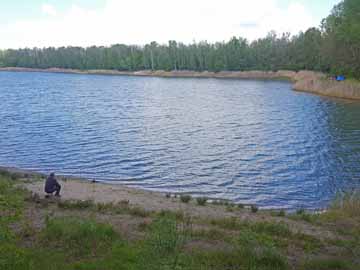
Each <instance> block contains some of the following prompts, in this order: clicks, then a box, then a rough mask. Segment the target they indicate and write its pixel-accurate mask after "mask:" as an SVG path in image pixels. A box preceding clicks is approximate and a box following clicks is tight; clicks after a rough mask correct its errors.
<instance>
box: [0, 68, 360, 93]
mask: <svg viewBox="0 0 360 270" xmlns="http://www.w3.org/2000/svg"><path fill="white" fill-rule="evenodd" d="M0 71H12V72H13V71H15V72H51V73H70V74H97V75H120V76H121V75H123V76H124V75H127V76H147V77H168V78H173V77H175V78H224V79H226V78H228V79H259V80H290V81H292V82H293V83H294V86H293V89H294V90H296V91H302V92H310V93H314V94H319V95H324V96H331V97H338V98H348V99H360V82H357V81H352V80H346V81H343V82H337V81H335V80H331V79H329V78H328V77H327V76H326V75H325V74H324V73H320V72H314V71H299V72H295V71H289V70H279V71H256V70H254V71H221V72H210V71H203V72H196V71H188V70H181V71H180V70H179V71H163V70H157V71H151V70H141V71H134V72H131V71H117V70H76V69H60V68H49V69H33V68H17V67H8V68H0Z"/></svg>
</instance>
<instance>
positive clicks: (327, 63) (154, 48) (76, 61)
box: [0, 0, 360, 79]
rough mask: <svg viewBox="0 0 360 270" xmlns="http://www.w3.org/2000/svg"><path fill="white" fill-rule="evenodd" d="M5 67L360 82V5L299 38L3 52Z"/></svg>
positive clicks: (354, 2)
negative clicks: (280, 73)
mask: <svg viewBox="0 0 360 270" xmlns="http://www.w3.org/2000/svg"><path fill="white" fill-rule="evenodd" d="M0 67H26V68H50V67H56V68H71V69H80V70H92V69H112V70H121V71H136V70H144V69H149V70H194V71H225V70H226V71H245V70H274V71H276V70H280V69H287V70H295V71H297V70H303V69H307V70H315V71H323V72H326V73H330V74H344V75H346V76H348V77H351V78H356V79H360V0H344V1H342V2H340V3H339V4H338V5H336V6H335V7H334V8H333V10H332V11H331V14H330V15H329V16H328V17H327V18H325V19H323V20H322V22H321V25H320V26H319V27H318V28H315V27H314V28H310V29H308V30H307V31H305V32H300V33H298V34H297V35H293V36H292V35H290V33H284V34H281V35H277V34H276V33H275V32H270V33H269V34H268V35H267V36H266V37H264V38H259V39H257V40H254V41H251V42H250V41H248V40H247V39H245V38H242V37H233V38H231V39H230V40H229V41H227V42H216V43H208V42H207V41H201V42H198V43H193V44H184V43H181V42H177V41H174V40H171V41H169V42H168V44H158V43H157V42H151V43H149V44H146V45H144V46H137V45H124V44H116V45H112V46H109V47H104V46H92V47H87V48H82V47H71V46H69V47H60V48H53V47H49V48H31V49H30V48H25V49H16V50H14V49H7V50H0Z"/></svg>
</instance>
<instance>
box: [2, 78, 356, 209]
mask: <svg viewBox="0 0 360 270" xmlns="http://www.w3.org/2000/svg"><path fill="white" fill-rule="evenodd" d="M0 100H1V103H0V104H1V105H0V164H1V165H4V166H16V167H20V168H25V169H32V170H37V171H41V172H46V173H48V172H50V171H55V172H57V173H59V174H65V175H76V176H81V177H87V178H90V179H96V180H99V181H105V182H114V183H123V184H126V185H129V186H135V187H140V188H144V189H150V190H156V191H164V192H187V193H191V194H193V195H195V196H209V197H215V198H227V199H231V200H234V201H236V202H238V203H256V204H258V205H259V206H262V207H266V208H288V209H295V208H320V207H324V206H326V204H327V203H328V202H329V200H330V199H332V198H333V197H334V195H335V193H336V192H337V191H343V190H349V189H352V188H355V187H359V186H360V102H356V101H345V100H340V99H330V98H325V97H320V96H316V95H312V94H307V93H298V92H294V91H292V90H291V84H290V83H288V82H279V81H254V80H225V79H181V78H171V79H170V78H145V77H127V76H100V75H74V74H51V73H11V72H0Z"/></svg>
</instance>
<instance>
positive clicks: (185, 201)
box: [180, 194, 191, 203]
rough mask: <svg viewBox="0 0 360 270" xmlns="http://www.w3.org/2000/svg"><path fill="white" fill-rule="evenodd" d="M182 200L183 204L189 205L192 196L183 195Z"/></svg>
mask: <svg viewBox="0 0 360 270" xmlns="http://www.w3.org/2000/svg"><path fill="white" fill-rule="evenodd" d="M180 200H181V201H182V202H183V203H188V202H190V201H191V196H190V195H186V194H182V195H180Z"/></svg>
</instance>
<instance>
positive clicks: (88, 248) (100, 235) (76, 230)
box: [40, 217, 119, 258]
mask: <svg viewBox="0 0 360 270" xmlns="http://www.w3.org/2000/svg"><path fill="white" fill-rule="evenodd" d="M40 239H41V241H42V242H43V245H44V246H47V247H53V248H54V249H55V250H56V249H60V250H62V251H63V252H65V253H66V252H68V251H71V256H75V257H83V258H84V257H91V256H97V255H100V254H102V253H104V252H106V251H107V250H108V249H109V248H110V247H111V245H112V243H113V242H114V241H116V240H117V239H119V236H118V235H117V234H116V233H115V231H114V230H113V228H112V227H111V226H110V225H107V224H101V223H97V222H95V221H93V220H82V219H79V218H69V217H67V218H61V219H60V218H57V219H50V220H48V221H47V222H46V227H45V229H44V230H43V231H42V233H41V236H40Z"/></svg>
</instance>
